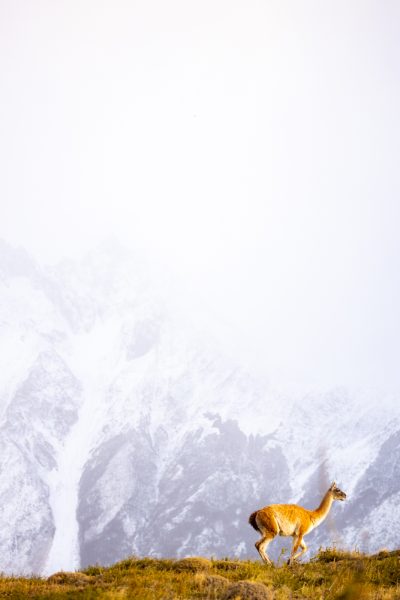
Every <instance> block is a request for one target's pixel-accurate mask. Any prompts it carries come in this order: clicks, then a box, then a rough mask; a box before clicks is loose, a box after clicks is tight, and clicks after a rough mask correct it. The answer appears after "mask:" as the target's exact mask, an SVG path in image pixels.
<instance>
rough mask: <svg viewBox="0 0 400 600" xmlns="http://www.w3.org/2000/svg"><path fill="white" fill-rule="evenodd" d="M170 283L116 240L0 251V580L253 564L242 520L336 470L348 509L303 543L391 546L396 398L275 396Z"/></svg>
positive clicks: (313, 499) (251, 535)
mask: <svg viewBox="0 0 400 600" xmlns="http://www.w3.org/2000/svg"><path fill="white" fill-rule="evenodd" d="M171 286H172V284H171V283H170V282H169V281H168V279H167V278H166V277H165V275H164V274H163V275H161V274H160V273H155V272H154V270H152V267H151V266H150V265H148V264H147V263H146V261H145V260H143V259H142V258H141V257H138V256H131V255H130V254H129V253H127V252H126V251H125V250H123V249H121V248H119V247H114V246H112V245H106V246H104V247H102V248H100V249H98V251H96V252H93V253H92V254H90V255H88V256H87V257H86V258H85V259H83V260H82V261H80V262H79V261H75V262H74V261H64V262H63V263H61V264H59V265H57V266H55V267H52V268H44V267H41V266H39V265H37V264H36V263H35V262H34V261H33V260H32V259H31V258H30V257H29V256H28V255H27V254H26V253H25V252H24V251H23V250H20V249H15V248H12V247H10V246H8V245H7V244H5V243H2V244H0V361H1V369H0V430H1V435H0V444H1V478H0V507H1V508H0V524H1V527H0V570H1V571H3V572H11V571H13V572H19V573H30V572H42V573H49V572H53V571H56V570H60V569H67V570H71V569H74V568H77V567H79V566H86V565H88V564H93V563H102V564H108V563H112V562H115V561H117V560H119V559H121V558H123V557H125V556H127V555H131V554H137V555H151V556H169V557H183V556H187V555H193V554H202V555H206V556H211V555H215V556H226V555H230V556H233V555H234V556H237V557H241V558H243V557H247V556H253V557H254V556H255V550H254V541H255V539H257V536H256V534H255V532H254V531H253V530H252V529H251V528H250V527H249V526H248V525H247V517H248V514H249V513H250V512H251V511H253V510H255V509H257V508H259V507H261V506H263V505H265V504H267V503H271V502H287V501H295V502H300V503H302V504H304V505H305V506H309V507H314V506H315V505H316V504H318V502H319V500H320V496H321V493H322V491H324V486H325V485H326V484H327V482H328V481H329V479H330V478H332V477H336V478H337V480H338V483H339V485H340V486H341V487H343V489H344V490H345V491H346V492H348V495H349V500H348V502H346V503H344V504H341V505H335V506H334V508H333V510H332V513H331V516H330V517H329V518H328V520H327V522H326V523H325V524H324V525H321V527H320V528H319V529H317V530H316V531H315V532H313V533H312V534H311V536H310V538H309V542H308V543H309V546H310V549H311V550H313V549H315V548H316V547H318V545H320V544H323V545H326V544H329V543H330V544H332V543H335V542H336V543H338V544H340V545H341V546H350V547H354V546H357V547H358V548H359V549H365V550H368V551H376V550H377V549H378V548H381V547H382V546H385V547H392V546H393V547H394V546H395V545H396V543H397V542H398V536H399V533H400V531H399V529H400V525H398V519H396V518H394V516H395V515H396V511H397V506H398V499H399V494H400V483H399V482H400V479H399V477H398V476H397V475H398V471H399V469H400V461H399V448H400V410H399V409H397V404H396V401H397V399H396V398H389V397H382V396H381V395H380V394H378V393H377V392H376V393H371V392H370V393H368V394H367V393H366V392H363V391H359V392H351V393H350V392H349V391H347V390H344V389H337V390H331V391H324V392H322V391H320V392H313V393H308V394H303V395H297V396H296V397H292V396H291V395H289V394H283V393H282V392H278V391H277V390H274V389H273V388H272V387H271V386H270V385H268V384H267V383H265V381H261V380H260V379H258V378H256V377H254V376H251V375H249V374H248V373H246V372H245V370H244V369H243V368H241V366H240V365H239V364H237V362H236V361H234V360H233V359H231V358H228V357H226V356H225V355H224V353H223V352H222V350H221V349H220V348H219V347H218V344H216V343H215V342H213V341H212V337H211V335H210V334H209V333H208V331H207V329H206V328H204V327H203V315H202V314H201V312H202V310H204V309H203V307H193V306H191V307H189V308H190V310H186V311H185V310H184V309H183V307H184V305H185V303H184V301H182V300H180V303H179V306H178V304H177V303H175V299H176V298H177V295H178V294H177V291H176V290H175V289H173V286H172V289H171ZM211 329H212V326H211V327H210V330H211ZM289 543H290V541H288V540H287V539H286V540H283V545H284V546H285V547H286V548H288V547H289ZM274 545H275V546H276V552H279V548H280V547H281V546H282V543H281V545H280V546H279V542H274ZM271 548H272V546H271Z"/></svg>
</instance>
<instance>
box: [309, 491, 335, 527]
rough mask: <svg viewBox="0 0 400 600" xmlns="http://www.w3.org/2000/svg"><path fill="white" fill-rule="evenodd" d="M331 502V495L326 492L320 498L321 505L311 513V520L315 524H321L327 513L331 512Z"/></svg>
mask: <svg viewBox="0 0 400 600" xmlns="http://www.w3.org/2000/svg"><path fill="white" fill-rule="evenodd" d="M332 502H333V497H332V494H331V493H330V492H329V491H328V492H326V494H325V496H324V497H323V498H322V501H321V504H320V505H319V506H318V508H316V509H315V510H313V511H311V512H312V517H313V520H314V521H315V522H317V523H321V522H322V521H323V520H324V519H325V518H326V517H327V516H328V513H329V511H330V510H331V506H332Z"/></svg>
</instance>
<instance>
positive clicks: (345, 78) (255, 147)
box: [0, 0, 400, 390]
mask: <svg viewBox="0 0 400 600" xmlns="http://www.w3.org/2000/svg"><path fill="white" fill-rule="evenodd" d="M399 106H400V2H398V0H377V1H375V2H371V1H369V0H362V1H361V0H345V1H341V0H334V1H325V0H313V1H311V0H305V1H302V0H292V1H287V0H286V1H285V0H276V1H271V0H257V1H256V0H242V1H236V0H212V1H211V0H201V1H200V0H198V1H193V0H181V1H177V0H157V1H155V0H138V1H135V0H131V1H127V0H126V1H120V0H107V1H100V0H93V1H89V0H34V1H31V0H23V1H21V0H0V161H1V177H0V202H1V219H0V237H2V238H4V239H6V240H7V241H9V242H11V243H15V244H21V245H23V246H25V247H26V248H27V249H29V250H30V251H31V252H33V253H34V254H35V255H36V256H37V257H38V258H39V259H40V260H41V261H43V262H55V261H57V260H58V259H59V258H60V257H62V256H66V255H72V256H76V255H79V254H80V253H82V252H84V251H85V250H86V249H88V248H90V247H92V246H94V245H96V244H97V243H98V242H99V241H100V240H102V239H103V238H105V237H109V236H110V235H113V236H115V237H116V238H117V239H120V240H121V241H122V242H123V243H125V244H127V245H128V246H132V247H135V246H138V247H140V248H142V249H144V250H145V252H147V253H149V254H150V255H151V256H152V257H154V260H156V261H157V260H159V261H161V260H162V261H164V262H165V261H166V262H167V263H169V264H170V265H171V267H172V268H173V269H174V270H176V271H177V272H178V273H179V274H180V275H182V276H183V277H185V278H186V280H187V281H188V282H190V284H191V286H192V288H193V290H194V291H195V293H196V290H198V291H199V292H200V291H201V293H202V294H204V295H205V296H206V297H207V298H208V301H209V304H210V305H211V306H212V307H213V310H214V311H215V314H216V315H217V316H218V315H220V317H221V319H222V318H223V319H224V320H225V321H226V322H227V323H232V332H234V333H233V334H232V341H231V342H230V343H232V344H236V345H237V346H238V347H240V348H241V349H242V352H243V354H244V355H246V356H247V358H248V359H249V360H250V362H251V361H254V363H257V364H258V366H259V367H260V368H261V369H263V370H264V371H265V373H267V374H268V375H269V376H271V378H272V379H276V380H280V381H286V382H288V381H299V382H302V383H304V384H305V385H311V384H312V383H314V382H319V383H322V384H326V385H336V384H349V385H361V386H366V387H370V386H384V387H387V388H389V389H397V390H400V368H399V359H400V351H399V350H400V348H399V345H400V318H399V309H400V281H399V273H400V271H399V256H400V241H399V237H400V236H399V223H400V220H399V217H400V202H399V192H400V185H399V183H400V169H399V165H400V151H399V150H400V111H399ZM235 332H237V333H235Z"/></svg>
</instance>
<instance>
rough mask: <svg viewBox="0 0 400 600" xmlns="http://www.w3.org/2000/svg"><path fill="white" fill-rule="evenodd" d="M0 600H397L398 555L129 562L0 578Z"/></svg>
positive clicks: (336, 553) (328, 553)
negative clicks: (273, 563)
mask: <svg viewBox="0 0 400 600" xmlns="http://www.w3.org/2000/svg"><path fill="white" fill-rule="evenodd" d="M0 598H9V599H12V600H19V599H22V598H29V599H32V600H53V599H54V600H67V599H68V600H72V599H74V598H82V599H84V600H124V599H126V600H129V599H138V600H196V599H199V600H200V599H204V600H217V599H221V600H233V599H234V600H289V599H290V600H305V599H310V600H311V599H312V600H314V599H321V600H322V599H323V600H368V599H370V600H372V599H374V600H392V599H393V600H394V599H398V600H400V551H392V552H389V551H386V550H385V551H381V552H379V553H378V554H375V555H373V556H368V555H365V554H362V553H360V552H345V551H341V550H338V549H337V548H326V549H324V550H320V552H319V553H318V554H317V556H316V557H315V558H314V559H313V560H312V561H310V562H308V563H296V564H294V565H292V566H287V565H282V566H279V567H270V566H267V565H264V564H262V563H261V562H260V561H249V560H243V561H241V560H230V559H223V560H217V559H212V560H209V559H206V558H202V557H191V558H184V559H180V560H172V559H163V560H161V559H152V558H137V557H130V558H127V559H126V560H123V561H121V562H118V563H116V564H115V565H112V566H111V567H101V566H99V565H95V566H91V567H88V568H87V569H84V570H83V571H82V572H76V573H64V572H59V573H55V574H53V575H51V576H50V577H49V578H47V579H45V578H37V577H36V578H34V577H33V578H24V577H4V576H3V577H1V578H0Z"/></svg>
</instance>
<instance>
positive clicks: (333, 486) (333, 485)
mask: <svg viewBox="0 0 400 600" xmlns="http://www.w3.org/2000/svg"><path fill="white" fill-rule="evenodd" d="M335 487H336V481H332V485H331V487H330V488H329V489H330V490H334V489H335Z"/></svg>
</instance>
